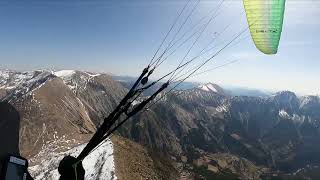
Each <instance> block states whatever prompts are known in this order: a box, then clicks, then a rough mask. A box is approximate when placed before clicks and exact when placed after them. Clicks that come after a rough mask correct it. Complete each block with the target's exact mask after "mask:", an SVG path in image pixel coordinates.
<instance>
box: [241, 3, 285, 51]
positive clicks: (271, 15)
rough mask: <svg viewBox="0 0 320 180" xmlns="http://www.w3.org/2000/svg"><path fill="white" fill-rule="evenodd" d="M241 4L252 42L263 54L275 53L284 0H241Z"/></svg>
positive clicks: (280, 28)
mask: <svg viewBox="0 0 320 180" xmlns="http://www.w3.org/2000/svg"><path fill="white" fill-rule="evenodd" d="M243 4H244V7H245V11H246V15H247V20H248V23H249V28H250V33H251V37H252V39H253V41H254V44H255V45H256V47H257V48H258V49H259V50H260V51H261V52H263V53H265V54H276V53H277V51H278V46H279V41H280V36H281V32H282V24H283V15H284V9H285V0H243Z"/></svg>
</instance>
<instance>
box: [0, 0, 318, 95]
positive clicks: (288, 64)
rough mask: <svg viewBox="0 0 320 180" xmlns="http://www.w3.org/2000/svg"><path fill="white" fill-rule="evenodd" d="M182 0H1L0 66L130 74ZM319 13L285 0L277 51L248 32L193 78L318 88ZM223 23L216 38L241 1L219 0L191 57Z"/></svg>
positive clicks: (240, 18)
mask: <svg viewBox="0 0 320 180" xmlns="http://www.w3.org/2000/svg"><path fill="white" fill-rule="evenodd" d="M184 3H185V1H183V0H176V1H174V0H172V1H169V0H163V1H155V0H154V1H152V0H149V1H147V0H135V1H132V0H121V1H116V0H109V1H107V0H92V1H84V0H78V1H76V0H74V1H71V0H70V1H62V0H57V1H54V2H53V1H46V0H41V1H40V0H38V1H35V0H30V1H28V3H23V2H18V1H1V2H0V23H1V24H0V27H1V28H0V39H1V42H2V43H0V68H1V69H3V68H7V69H16V70H33V69H43V68H52V69H79V70H88V71H96V72H108V73H112V74H117V75H130V76H135V75H137V74H139V73H140V71H141V69H142V68H143V67H144V66H145V65H146V64H147V63H148V62H149V60H150V58H151V57H152V55H153V53H154V52H155V50H156V48H157V47H158V46H159V44H160V42H161V40H162V38H163V37H164V35H165V33H166V32H167V31H168V29H169V27H170V24H171V23H172V22H173V20H174V18H175V17H176V16H177V13H178V11H179V10H180V9H181V8H182V6H183V5H184ZM216 6H217V1H214V0H211V1H208V0H207V1H205V0H203V1H202V2H201V4H200V5H199V7H198V8H197V10H196V11H195V12H194V14H193V16H192V18H191V19H190V21H188V22H187V24H186V26H185V28H186V29H188V28H189V27H191V26H193V25H194V23H196V22H197V20H199V18H201V17H202V16H205V15H206V14H208V12H209V11H210V10H211V9H213V8H214V7H216ZM188 10H190V8H189V9H188ZM184 17H186V15H185V16H184ZM319 17H320V2H318V1H312V0H309V1H306V0H287V4H286V11H285V19H284V27H283V32H282V38H281V43H280V46H279V52H278V54H277V55H274V56H267V55H263V54H262V53H260V52H259V51H258V50H257V49H256V48H255V47H254V44H253V42H252V41H251V39H250V37H249V36H248V35H249V34H248V32H246V34H244V35H243V36H242V37H241V39H242V40H241V41H240V42H239V43H238V44H236V45H234V46H232V47H230V48H228V49H226V50H225V51H223V53H222V54H220V55H219V56H217V57H216V58H215V59H214V61H213V62H210V63H209V64H208V65H207V66H206V67H205V68H204V69H203V70H205V69H206V68H212V67H215V66H217V65H220V64H223V63H225V62H228V60H233V59H238V60H239V61H238V62H237V63H234V64H231V65H229V66H227V67H224V68H220V69H217V70H215V71H212V72H209V73H206V74H203V75H200V76H197V77H195V78H193V79H191V81H202V82H208V81H210V82H215V83H218V84H224V85H234V86H243V87H251V88H259V89H266V90H275V91H277V90H292V91H295V92H298V93H303V94H319V93H320V83H319V77H320V71H319V69H320V68H319V67H320V61H319V55H320V52H319V50H320V49H319V47H320V33H319V32H320V20H319ZM227 25H230V26H229V28H228V30H227V31H225V32H224V33H223V34H221V35H220V36H219V38H217V40H216V43H217V44H223V43H226V42H228V41H229V40H230V38H231V37H232V36H234V35H235V34H236V33H238V32H239V31H240V30H241V29H243V28H245V27H246V26H247V22H246V19H245V14H244V10H243V6H242V3H241V1H240V0H233V1H231V0H229V1H227V2H226V3H224V4H223V6H222V7H221V9H220V11H219V16H218V17H217V18H216V19H215V20H214V22H212V23H211V24H210V25H209V26H208V28H207V29H206V31H205V33H204V34H203V36H202V38H201V39H199V41H198V42H197V44H196V46H195V48H194V49H193V51H192V52H191V53H190V57H192V55H193V53H196V52H197V50H199V49H200V48H201V47H203V46H204V45H205V44H206V42H208V40H209V39H210V38H212V37H213V36H215V35H216V33H219V32H221V31H222V29H223V28H224V27H226V26H227ZM186 51H187V48H186V47H182V48H181V49H180V50H179V51H178V52H177V53H176V55H175V56H172V57H171V58H169V59H168V61H166V63H164V64H162V66H161V67H160V68H159V69H158V71H157V72H156V73H155V76H160V75H161V74H164V73H166V72H168V71H169V70H170V69H172V68H174V67H175V66H176V65H177V64H178V63H179V60H180V59H181V58H182V57H183V56H184V54H185V53H186ZM202 60H203V59H202ZM200 62H201V59H200V60H199V61H198V63H200ZM195 65H196V64H195Z"/></svg>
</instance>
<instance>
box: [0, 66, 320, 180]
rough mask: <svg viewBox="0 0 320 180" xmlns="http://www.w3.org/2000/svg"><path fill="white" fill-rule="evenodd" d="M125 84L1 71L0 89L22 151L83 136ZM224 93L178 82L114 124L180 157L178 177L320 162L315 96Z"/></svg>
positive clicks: (88, 76) (70, 143) (96, 77)
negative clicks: (15, 117)
mask: <svg viewBox="0 0 320 180" xmlns="http://www.w3.org/2000/svg"><path fill="white" fill-rule="evenodd" d="M126 92H127V89H126V88H125V87H123V86H122V85H121V84H120V83H118V82H115V81H114V80H112V79H111V77H110V76H108V75H105V74H92V73H87V72H81V71H59V72H48V71H33V72H24V73H20V72H12V71H4V72H1V76H0V97H1V98H2V99H5V100H7V101H9V102H10V104H12V105H13V106H14V107H15V108H16V109H17V110H18V111H19V113H20V116H21V122H20V143H19V146H20V149H21V153H22V155H23V156H26V157H35V156H36V155H37V153H38V152H40V151H41V150H43V149H48V147H49V148H50V149H52V151H56V152H64V151H67V150H69V149H70V148H72V147H74V146H77V145H78V144H82V143H84V142H86V141H87V140H88V138H90V137H91V135H92V134H93V132H95V130H96V128H97V127H98V126H99V125H100V124H101V122H102V119H103V117H104V116H106V115H107V114H108V113H110V111H111V110H112V109H113V108H114V107H115V105H116V104H117V103H118V102H119V100H120V99H121V98H122V97H123V96H124V94H125V93H126ZM227 94H228V93H225V92H224V90H223V89H222V88H220V87H219V86H217V85H215V84H210V83H209V84H205V85H202V86H199V85H197V86H195V87H194V88H191V89H190V88H187V89H180V90H177V91H175V92H174V93H172V94H169V95H167V96H165V98H163V99H162V100H161V101H160V102H159V103H158V104H156V105H155V106H153V107H152V108H150V109H149V110H148V111H146V112H145V113H141V114H139V115H137V116H135V117H133V118H132V119H131V120H130V121H128V123H126V124H125V126H124V127H122V128H121V129H120V130H119V131H118V132H119V133H120V134H121V135H122V136H124V137H127V138H129V139H132V140H134V141H136V142H138V143H140V144H142V145H144V146H145V147H148V148H149V149H151V150H152V152H153V151H155V152H161V153H162V154H163V155H164V156H166V158H168V157H169V158H170V159H171V160H172V161H173V162H176V163H178V165H177V167H175V168H176V169H178V170H179V172H180V173H182V174H184V175H183V177H188V174H189V175H190V172H192V173H194V176H191V177H194V178H195V177H197V174H201V177H206V176H212V173H214V174H219V173H222V175H223V177H233V174H237V176H240V177H242V178H243V179H246V178H248V177H250V178H257V177H259V175H260V174H262V173H264V172H266V171H269V170H270V169H274V170H282V171H284V172H292V171H294V170H296V169H298V168H301V167H304V166H306V165H307V164H319V163H320V155H319V153H318V152H320V145H319V144H320V140H319V138H318V137H319V121H320V99H319V97H317V96H305V97H297V96H296V95H295V94H294V93H292V92H288V91H284V92H279V93H277V94H275V95H273V96H268V97H263V98H261V97H247V96H229V95H227ZM145 95H146V96H147V95H148V93H147V94H145ZM32 159H33V160H34V159H37V158H32ZM38 160H39V161H41V159H39V158H38ZM30 163H31V164H37V163H39V162H30ZM160 164H161V163H160ZM162 164H163V163H162ZM161 166H162V165H161ZM162 168H163V167H161V168H160V169H162ZM264 168H270V169H269V170H266V169H264ZM165 169H167V168H165ZM192 173H191V175H192ZM186 174H187V175H186Z"/></svg>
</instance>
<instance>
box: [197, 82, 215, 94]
mask: <svg viewBox="0 0 320 180" xmlns="http://www.w3.org/2000/svg"><path fill="white" fill-rule="evenodd" d="M199 88H200V89H202V90H204V91H208V92H210V91H211V92H218V90H217V89H216V88H215V87H214V86H213V84H211V83H208V84H203V85H201V86H199Z"/></svg>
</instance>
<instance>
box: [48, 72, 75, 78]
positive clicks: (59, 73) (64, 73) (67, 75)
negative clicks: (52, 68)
mask: <svg viewBox="0 0 320 180" xmlns="http://www.w3.org/2000/svg"><path fill="white" fill-rule="evenodd" d="M75 73H76V71H74V70H61V71H56V72H53V74H54V75H56V76H57V77H61V78H64V77H70V76H72V75H73V74H75Z"/></svg>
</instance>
